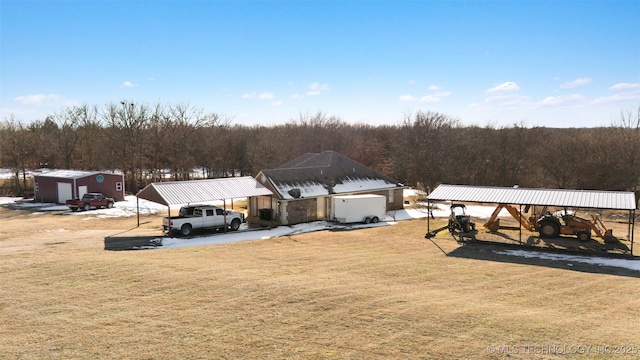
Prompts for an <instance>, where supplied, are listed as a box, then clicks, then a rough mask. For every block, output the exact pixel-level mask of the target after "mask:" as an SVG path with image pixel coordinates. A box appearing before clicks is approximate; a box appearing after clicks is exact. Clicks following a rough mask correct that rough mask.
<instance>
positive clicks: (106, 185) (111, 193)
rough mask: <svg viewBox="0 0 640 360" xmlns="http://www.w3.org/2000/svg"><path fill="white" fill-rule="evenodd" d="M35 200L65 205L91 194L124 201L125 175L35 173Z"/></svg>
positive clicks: (72, 172)
mask: <svg viewBox="0 0 640 360" xmlns="http://www.w3.org/2000/svg"><path fill="white" fill-rule="evenodd" d="M33 191H34V200H35V201H38V202H50V203H58V204H64V203H65V202H66V201H67V200H69V199H76V198H81V197H82V195H84V194H86V193H90V192H96V193H102V194H103V195H104V196H106V197H111V198H113V199H114V200H116V201H122V200H124V175H123V174H118V173H110V172H99V171H81V170H51V171H43V172H40V173H34V175H33Z"/></svg>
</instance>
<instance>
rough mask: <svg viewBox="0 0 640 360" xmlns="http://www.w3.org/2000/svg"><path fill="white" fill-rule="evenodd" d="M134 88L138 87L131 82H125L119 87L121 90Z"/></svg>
mask: <svg viewBox="0 0 640 360" xmlns="http://www.w3.org/2000/svg"><path fill="white" fill-rule="evenodd" d="M136 86H138V85H136V84H134V83H132V82H131V81H125V82H123V83H122V84H121V85H120V87H123V88H132V87H136Z"/></svg>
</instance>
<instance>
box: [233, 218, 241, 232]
mask: <svg viewBox="0 0 640 360" xmlns="http://www.w3.org/2000/svg"><path fill="white" fill-rule="evenodd" d="M238 229H240V220H238V219H233V220H232V221H231V231H238Z"/></svg>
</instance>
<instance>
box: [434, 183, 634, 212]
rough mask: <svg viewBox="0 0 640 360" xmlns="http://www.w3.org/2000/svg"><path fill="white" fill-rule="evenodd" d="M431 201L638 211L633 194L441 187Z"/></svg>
mask: <svg viewBox="0 0 640 360" xmlns="http://www.w3.org/2000/svg"><path fill="white" fill-rule="evenodd" d="M427 199H429V200H441V201H447V200H450V201H468V202H477V203H497V204H518V205H546V206H563V207H564V206H566V207H574V208H585V209H613V210H635V209H636V197H635V194H634V193H632V192H624V191H600V190H567V189H527V188H510V187H488V186H466V185H447V184H442V185H440V186H438V187H437V188H436V189H435V190H433V192H431V194H429V196H427Z"/></svg>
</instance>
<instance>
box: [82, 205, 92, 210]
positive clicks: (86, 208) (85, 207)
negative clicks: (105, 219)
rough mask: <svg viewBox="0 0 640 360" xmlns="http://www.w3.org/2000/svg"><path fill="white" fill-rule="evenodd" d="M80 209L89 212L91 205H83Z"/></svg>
mask: <svg viewBox="0 0 640 360" xmlns="http://www.w3.org/2000/svg"><path fill="white" fill-rule="evenodd" d="M82 209H83V210H84V211H89V210H90V209H91V205H89V204H84V207H82Z"/></svg>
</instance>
